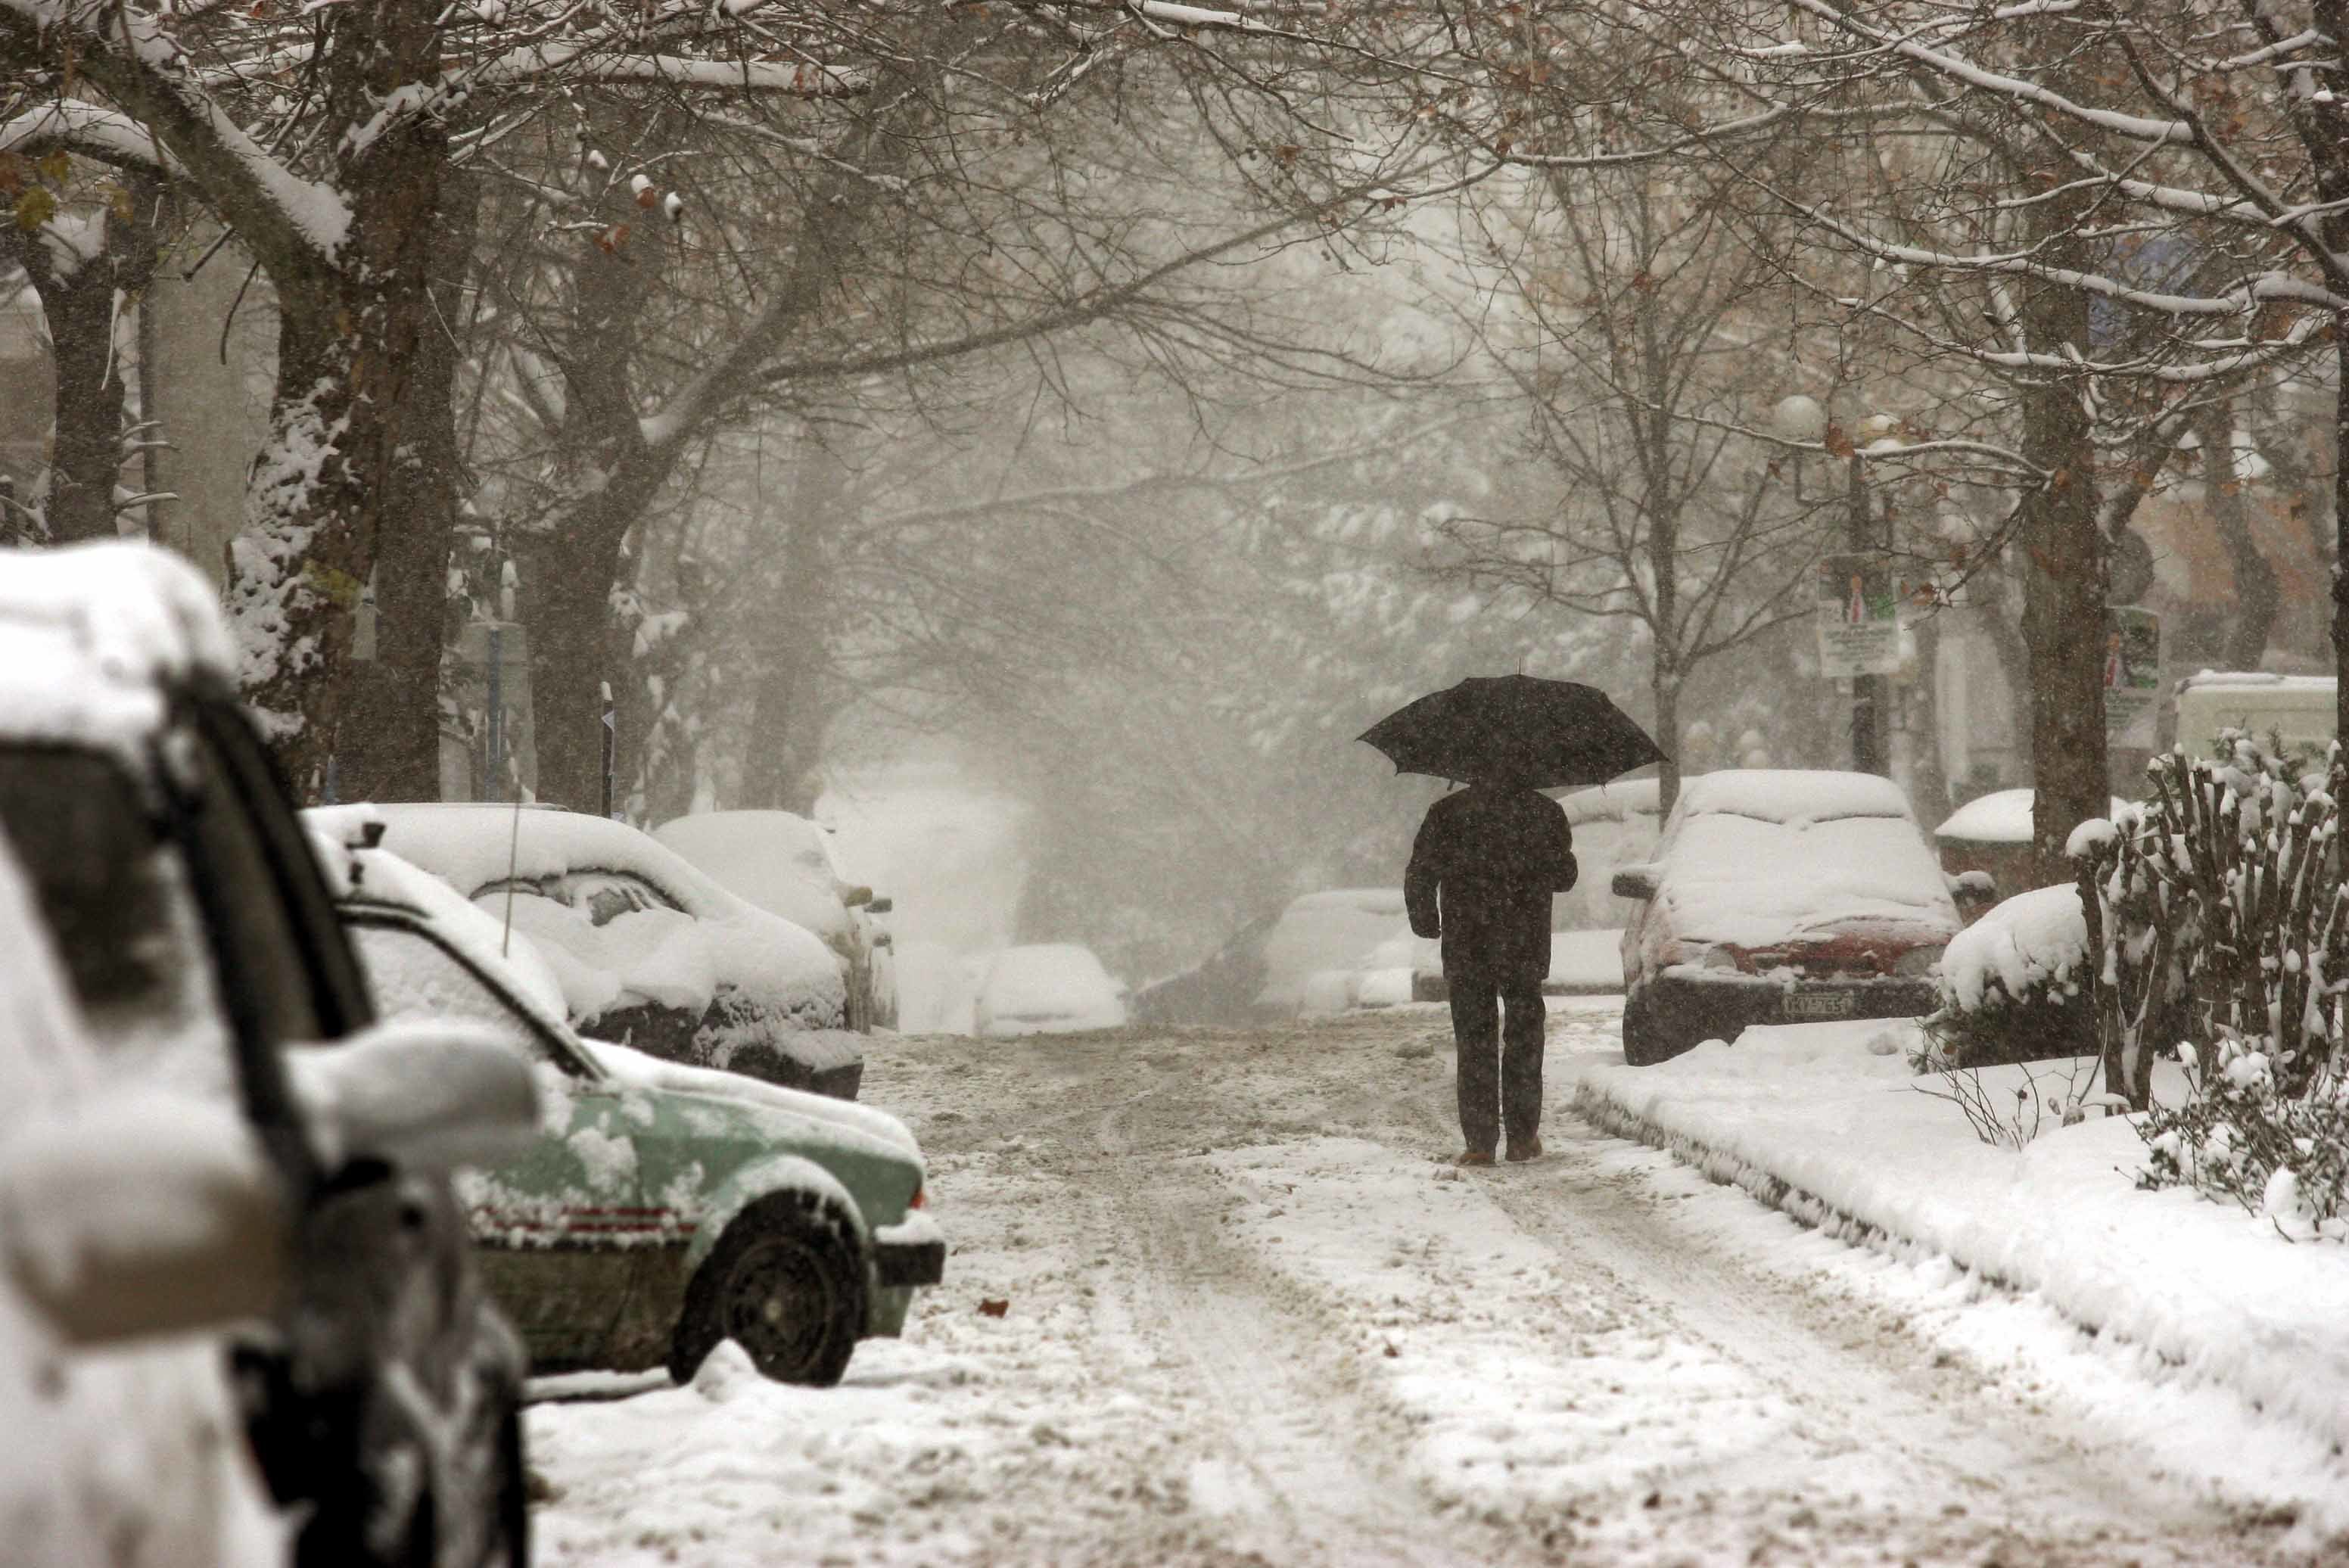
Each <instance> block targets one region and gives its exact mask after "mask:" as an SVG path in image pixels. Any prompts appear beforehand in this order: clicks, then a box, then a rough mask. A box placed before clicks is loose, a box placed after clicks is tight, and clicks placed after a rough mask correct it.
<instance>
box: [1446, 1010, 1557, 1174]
mask: <svg viewBox="0 0 2349 1568" xmlns="http://www.w3.org/2000/svg"><path fill="white" fill-rule="evenodd" d="M1444 984H1445V985H1446V987H1447V989H1448V990H1449V991H1450V994H1451V997H1452V1041H1453V1044H1454V1047H1456V1048H1457V1049H1458V1051H1459V1053H1460V1130H1461V1133H1462V1134H1463V1135H1464V1137H1465V1138H1466V1139H1467V1140H1468V1147H1469V1148H1471V1149H1482V1150H1492V1149H1493V1148H1494V1147H1495V1145H1496V1144H1497V1143H1498V1141H1499V1135H1500V1132H1501V1130H1502V1128H1503V1126H1504V1125H1506V1127H1507V1129H1508V1133H1509V1141H1510V1142H1512V1143H1523V1142H1524V1141H1525V1140H1527V1139H1529V1138H1531V1137H1533V1135H1534V1134H1535V1133H1537V1132H1538V1131H1540V1130H1541V1102H1542V1032H1543V1030H1544V1028H1545V1027H1546V1026H1547V1013H1546V1012H1545V1010H1544V1008H1543V1006H1542V995H1541V986H1540V985H1526V986H1524V987H1522V988H1515V987H1513V988H1509V989H1504V988H1503V987H1502V986H1501V985H1499V984H1498V983H1497V982H1495V981H1494V980H1493V979H1492V978H1490V977H1489V976H1486V975H1473V974H1471V975H1456V974H1447V975H1445V976H1444ZM1504 1007H1506V1009H1507V1022H1506V1024H1504V1023H1503V1021H1502V1010H1503V1008H1504Z"/></svg>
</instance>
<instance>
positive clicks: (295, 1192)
mask: <svg viewBox="0 0 2349 1568" xmlns="http://www.w3.org/2000/svg"><path fill="white" fill-rule="evenodd" d="M234 668H235V655H234V653H233V648H232V646H231V645H230V642H229V637H228V632H227V628H226V626H225V625H224V624H222V616H221V614H220V610H219V607H218V604H217V602H216V601H215V600H214V598H213V596H212V590H211V587H210V585H209V584H208V583H205V582H204V581H203V579H202V577H201V576H200V575H198V574H197V573H195V572H194V571H193V570H192V569H191V567H189V566H188V565H187V564H186V563H184V562H180V561H178V560H177V559H176V558H174V557H171V556H170V555H168V554H166V553H165V552H161V551H159V550H153V549H150V548H148V547H146V546H143V545H129V544H119V543H111V542H109V543H106V544H96V545H87V546H78V547H76V548H73V549H70V550H59V551H10V552H5V553H0V830H5V835H6V837H7V839H8V841H10V842H11V843H12V844H13V845H14V846H15V847H16V852H17V855H18V859H19V860H20V861H22V863H23V865H24V869H25V871H26V876H27V880H28V882H29V884H30V887H31V892H32V895H33V902H34V905H35V907H36V910H37V911H38V913H39V917H40V920H41V923H42V925H43V927H44V928H45V930H46V931H47V934H48V935H49V937H50V938H51V940H52V942H53V944H54V946H55V948H56V950H57V956H58V959H59V960H60V963H61V965H62V967H63V969H64V972H65V975H66V978H67V985H69V987H70V988H71V990H72V992H73V994H74V997H75V1000H76V1002H77V1004H78V1007H79V1009H80V1013H81V1016H82V1021H83V1025H84V1026H85V1027H86V1029H87V1031H88V1039H89V1041H90V1044H91V1046H92V1047H93V1048H92V1051H91V1053H90V1055H91V1057H92V1059H93V1063H94V1081H95V1083H96V1084H97V1085H98V1093H97V1094H96V1095H94V1097H93V1101H92V1103H93V1104H94V1105H95V1104H98V1101H99V1100H100V1099H103V1100H108V1101H110V1100H112V1099H115V1098H116V1097H118V1096H121V1097H140V1096H149V1095H157V1094H171V1095H176V1096H179V1097H181V1099H182V1100H183V1101H185V1102H188V1103H191V1104H192V1105H195V1106H197V1107H209V1108H212V1111H211V1115H212V1119H213V1120H215V1121H217V1120H218V1119H220V1113H221V1112H222V1111H232V1112H233V1113H234V1114H235V1115H236V1116H238V1117H241V1118H242V1119H243V1121H245V1122H247V1123H249V1124H250V1126H251V1128H252V1130H253V1132H254V1137H255V1138H256V1139H257V1140H258V1141H259V1143H260V1145H261V1147H262V1148H263V1150H264V1151H265V1154H266V1158H267V1160H268V1161H269V1164H270V1166H271V1168H272V1169H273V1170H274V1172H275V1174H276V1178H277V1180H279V1181H282V1183H283V1185H284V1187H285V1192H286V1193H287V1202H288V1212H289V1215H290V1219H291V1233H290V1239H289V1241H288V1244H287V1253H286V1256H285V1263H284V1278H283V1288H282V1289H281V1290H279V1291H277V1292H275V1293H274V1300H273V1302H272V1304H271V1305H270V1308H269V1310H267V1311H266V1312H263V1313H259V1314H254V1315H249V1316H244V1317H242V1318H241V1319H240V1322H239V1325H238V1326H237V1327H236V1328H235V1329H234V1330H233V1332H232V1333H231V1334H230V1335H229V1336H227V1337H226V1339H225V1340H223V1338H222V1337H221V1336H213V1337H212V1338H211V1339H210V1340H209V1341H208V1342H207V1343H208V1346H209V1353H210V1355H211V1356H212V1358H213V1361H214V1367H215V1370H216V1374H217V1372H218V1371H219V1370H220V1369H221V1367H222V1365H223V1361H222V1348H223V1345H224V1344H225V1345H226V1346H227V1348H228V1350H229V1352H230V1356H231V1357H233V1366H234V1367H235V1376H234V1389H235V1395H236V1399H237V1408H238V1411H239V1418H240V1420H241V1421H242V1423H243V1436H244V1439H245V1441H244V1444H243V1454H241V1455H240V1456H239V1461H238V1462H257V1465H258V1468H259V1472H260V1474H261V1476H262V1478H263V1480H264V1483H265V1485H266V1487H267V1490H268V1491H269V1493H270V1495H271V1496H272V1498H273V1499H274V1501H276V1502H277V1503H279V1504H281V1505H283V1506H284V1507H285V1508H286V1509H288V1510H290V1511H294V1515H295V1519H294V1522H293V1524H292V1526H291V1528H292V1529H293V1530H294V1531H295V1532H297V1534H296V1552H297V1555H298V1559H299V1561H301V1562H303V1563H352V1564H367V1563H402V1564H408V1563H435V1564H449V1565H458V1564H465V1565H470V1564H473V1563H486V1562H492V1561H503V1562H519V1561H521V1560H523V1556H524V1555H525V1553H526V1533H527V1514H526V1510H525V1504H524V1494H523V1461H522V1446H521V1445H522V1427H521V1419H520V1397H521V1386H522V1373H523V1363H522V1351H521V1346H520V1344H519V1342H518V1341H517V1339H516V1337H515V1336H514V1334H513V1331H512V1328H511V1327H510V1326H508V1325H507V1324H506V1323H505V1321H504V1320H503V1318H502V1317H501V1316H500V1315H498V1313H497V1311H496V1310H495V1308H494V1306H493V1305H492V1304H491V1302H490V1300H489V1297H488V1295H487V1294H486V1292H485V1291H484V1290H483V1289H482V1287H481V1281H480V1277H479V1275H478V1274H477V1273H476V1272H475V1270H474V1268H473V1265H472V1259H471V1251H470V1249H469V1248H468V1246H467V1245H466V1238H465V1231H464V1219H463V1214H462V1212H461V1211H460V1208H459V1206H458V1203H457V1200H456V1196H455V1193H454V1191H452V1189H451V1187H450V1180H449V1174H448V1169H449V1167H450V1165H451V1164H453V1163H455V1162H457V1161H460V1160H462V1159H465V1158H469V1157H472V1156H475V1155H478V1154H480V1153H481V1152H483V1151H484V1150H487V1149H489V1148H492V1147H494V1146H497V1145H498V1140H499V1138H500V1136H501V1135H502V1136H504V1137H509V1138H510V1137H512V1136H514V1135H516V1134H517V1133H523V1132H526V1131H527V1130H528V1128H529V1126H530V1125H531V1123H532V1120H533V1102H532V1097H533V1082H532V1079H531V1077H530V1074H529V1071H528V1068H527V1067H526V1065H525V1064H523V1062H522V1061H521V1060H520V1059H519V1058H516V1057H513V1056H512V1055H511V1054H510V1053H509V1052H507V1051H505V1050H504V1048H503V1047H499V1046H496V1045H494V1044H493V1043H491V1042H487V1041H484V1040H482V1039H481V1038H480V1037H478V1036H477V1035H472V1034H468V1033H466V1032H464V1031H462V1030H459V1029H455V1028H453V1027H452V1026H446V1025H436V1026H429V1027H427V1028H425V1029H424V1030H423V1031H422V1032H421V1033H420V1034H419V1031H418V1030H417V1029H415V1028H414V1027H403V1026H380V1025H377V1024H375V1022H374V1014H373V1008H372V1006H371V1005H370V1003H369V1001H368V998H367V988H366V985H365V983H364V980H363V978H362V975H361V972H360V969H359V966H358V961H357V956H356V954H354V953H353V952H352V951H351V948H350V946H349V944H348V943H347V941H346V939H345V938H344V936H343V934H342V930H341V927H340V925H339V923H337V921H336V918H335V913H334V908H333V903H332V900H331V895H330V892H329V890H328V888H327V886H326V881H325V879H324V877H323V875H322V874H321V867H320V865H319V863H318V861H316V858H315V857H314V855H313V854H312V852H311V848H310V844H309V842H308V840H307V838H306V837H305V834H304V832H303V830H302V827H301V824H300V822H299V820H298V819H297V818H296V817H295V812H294V810H293V806H292V802H291V799H290V798H289V796H288V794H287V791H286V790H285V786H284V784H283V782H282V781H281V780H280V779H279V778H278V776H277V774H276V771H275V769H274V767H273V766H272V764H271V762H270V760H269V758H268V757H267V755H266V753H265V752H264V749H263V748H262V746H261V744H260V740H259V738H258V736H257V735H256V733H255V732H254V727H253V726H252V724H251V722H250V720H249V719H248V718H247V717H246V715H245V714H244V712H243V709H242V708H240V707H238V705H237V703H236V701H235V697H234V690H233V671H234ZM15 947H16V944H10V948H9V951H10V954H11V957H12V960H13V959H15V958H16V957H17V956H18V955H17V954H16V951H15ZM321 1042H326V1043H323V1044H322V1043H321ZM201 1119H202V1112H200V1111H197V1112H190V1113H189V1114H188V1115H187V1116H186V1117H185V1118H183V1120H184V1121H185V1122H186V1125H188V1126H190V1127H192V1126H194V1125H197V1123H198V1121H199V1120H201ZM168 1136H169V1135H168V1132H160V1133H158V1135H157V1140H156V1142H157V1147H158V1148H159V1150H160V1148H161V1147H162V1144H163V1142H164V1141H165V1140H166V1139H167V1138H168ZM82 1141H85V1142H86V1141H88V1140H87V1139H85V1140H82ZM185 1196H188V1195H187V1194H173V1193H170V1192H164V1191H157V1192H155V1193H154V1194H153V1195H152V1202H154V1204H155V1205H156V1206H157V1207H158V1208H159V1209H162V1208H168V1207H169V1206H170V1205H171V1203H173V1202H175V1201H176V1200H177V1199H178V1198H180V1197H185ZM95 1201H96V1197H95V1194H93V1193H90V1192H87V1191H84V1192H81V1193H78V1194H77V1198H76V1202H95ZM59 1202H62V1200H60V1201H59ZM56 1206H57V1205H55V1204H52V1205H50V1207H51V1208H52V1209H54V1208H55V1207H56ZM138 1207H139V1205H138V1204H135V1203H131V1202H128V1201H127V1200H126V1201H125V1202H123V1203H121V1204H119V1205H117V1209H118V1212H120V1213H121V1214H123V1215H125V1216H126V1217H132V1218H135V1217H136V1215H135V1211H136V1209H137V1208H138ZM33 1212H39V1211H38V1210H35V1211H33ZM25 1222H26V1214H25V1213H24V1212H19V1213H17V1214H16V1215H14V1216H12V1219H11V1221H10V1224H11V1227H12V1229H13V1228H15V1227H16V1226H18V1225H21V1224H22V1223H25ZM212 1283H218V1282H212ZM147 1288H148V1289H152V1290H171V1289H182V1288H184V1289H189V1290H193V1289H194V1288H195V1284H194V1283H192V1282H191V1281H188V1280H185V1279H182V1280H180V1281H179V1282H177V1284H174V1283H173V1282H171V1281H170V1280H168V1279H159V1280H157V1281H155V1282H152V1284H150V1286H148V1287H147ZM117 1294H119V1293H117ZM74 1386H76V1387H78V1376H77V1377H76V1378H75V1380H74ZM31 1418H32V1417H31V1416H29V1415H28V1416H26V1417H25V1418H24V1419H27V1420H29V1419H31ZM15 1420H16V1418H14V1417H12V1423H13V1422H14V1421H15ZM21 1437H22V1432H21V1429H17V1428H16V1427H15V1426H14V1425H13V1424H12V1429H11V1432H10V1434H9V1443H10V1444H15V1443H16V1442H18V1441H19V1440H20V1439H21ZM119 1440H120V1441H121V1442H122V1443H124V1444H126V1445H143V1444H144V1442H145V1440H146V1434H143V1433H142V1434H132V1433H124V1434H119ZM0 1446H6V1445H0ZM131 1451H133V1450H129V1449H126V1450H125V1451H122V1452H119V1453H117V1454H116V1455H114V1456H113V1457H112V1460H111V1461H110V1462H115V1463H122V1464H128V1463H131V1462H134V1461H133V1460H131V1459H130V1457H129V1454H130V1452H131ZM247 1456H249V1458H248V1457H247ZM210 1462H211V1463H212V1465H213V1466H214V1467H215V1468H217V1466H219V1465H222V1464H227V1463H230V1462H231V1461H230V1460H228V1459H226V1458H217V1459H215V1460H212V1461H210ZM126 1473H127V1472H126ZM155 1484H156V1486H157V1487H158V1488H159V1489H164V1488H166V1487H167V1486H173V1485H176V1484H177V1483H176V1482H167V1481H166V1480H164V1479H163V1478H160V1477H159V1478H157V1479H156V1480H155ZM5 1539H6V1545H5V1547H0V1554H7V1553H13V1552H14V1551H15V1550H16V1547H17V1545H18V1544H19V1542H18V1541H17V1540H16V1539H15V1538H14V1537H9V1538H5ZM131 1539H133V1538H129V1537H125V1538H123V1539H122V1540H121V1541H115V1542H109V1546H108V1548H107V1549H108V1550H109V1551H110V1550H115V1549H117V1548H119V1547H122V1545H123V1542H125V1541H129V1540H131ZM26 1560H28V1561H40V1562H47V1561H56V1560H57V1559H54V1558H50V1557H48V1556H47V1554H45V1553H34V1555H33V1556H32V1557H31V1558H29V1559H26ZM68 1560H69V1559H68ZM107 1560H108V1561H115V1560H116V1559H115V1558H112V1557H109V1558H108V1559H107ZM138 1560H139V1561H147V1560H148V1559H145V1558H140V1559H138ZM195 1560H199V1561H201V1560H202V1558H201V1557H199V1558H198V1559H195Z"/></svg>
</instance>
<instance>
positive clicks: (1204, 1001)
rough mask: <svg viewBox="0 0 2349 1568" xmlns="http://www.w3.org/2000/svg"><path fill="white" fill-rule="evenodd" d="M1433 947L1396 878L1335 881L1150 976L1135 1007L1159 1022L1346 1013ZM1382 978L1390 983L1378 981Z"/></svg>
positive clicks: (1379, 995) (1379, 996)
mask: <svg viewBox="0 0 2349 1568" xmlns="http://www.w3.org/2000/svg"><path fill="white" fill-rule="evenodd" d="M1433 952H1434V947H1433V944H1421V943H1419V941H1418V939H1417V938H1414V937H1413V935H1412V934H1411V918H1410V916H1409V915H1408V914H1406V913H1404V911H1403V903H1402V889H1401V888H1399V887H1392V888H1388V887H1372V888H1333V889H1330V891H1328V892H1309V893H1307V894H1305V895H1304V896H1303V897H1301V898H1298V899H1295V900H1292V901H1291V902H1290V903H1289V904H1288V907H1287V908H1285V909H1283V910H1282V911H1281V912H1280V913H1278V915H1273V916H1268V917H1267V918H1264V919H1261V920H1257V921H1252V922H1250V923H1248V924H1247V925H1245V926H1243V927H1241V929H1240V930H1239V932H1238V933H1237V934H1235V935H1234V936H1233V937H1232V938H1231V940H1230V941H1228V942H1226V943H1225V944H1224V945H1223V946H1222V947H1220V948H1218V949H1216V952H1215V953H1214V954H1210V955H1209V956H1208V957H1207V958H1206V959H1205V960H1204V961H1202V962H1201V963H1200V964H1198V965H1195V967H1193V968H1191V969H1188V970H1185V972H1184V973H1182V974H1180V975H1173V976H1171V977H1169V978H1167V979H1164V980H1160V981H1156V982H1154V983H1153V984H1152V985H1147V986H1144V987H1143V989H1142V991H1141V992H1140V993H1139V994H1137V995H1136V996H1135V998H1134V1008H1135V1011H1136V1012H1137V1013H1138V1014H1140V1015H1141V1016H1143V1017H1144V1018H1148V1019H1150V1020H1151V1021H1153V1022H1154V1023H1168V1024H1245V1023H1251V1022H1261V1021H1265V1020H1269V1019H1278V1018H1293V1017H1296V1016H1299V1015H1300V1014H1315V1013H1342V1012H1344V1011H1345V1010H1346V1009H1347V1008H1349V1007H1352V1006H1359V1005H1361V1002H1362V1000H1363V996H1362V987H1363V985H1364V983H1365V978H1366V976H1368V975H1372V974H1374V973H1376V974H1380V975H1381V980H1380V981H1378V982H1374V983H1373V984H1372V1000H1373V1001H1374V1002H1379V1003H1383V1002H1390V1001H1398V1000H1409V998H1408V997H1407V996H1397V995H1391V994H1390V993H1391V991H1392V978H1391V977H1390V976H1389V975H1387V974H1386V972H1388V971H1392V969H1394V968H1397V967H1402V966H1411V967H1413V968H1425V967H1426V966H1427V965H1428V962H1429V956H1430V954H1433ZM1381 986H1384V987H1386V988H1385V989H1381Z"/></svg>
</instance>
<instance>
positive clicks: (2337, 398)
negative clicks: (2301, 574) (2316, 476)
mask: <svg viewBox="0 0 2349 1568" xmlns="http://www.w3.org/2000/svg"><path fill="white" fill-rule="evenodd" d="M2333 734H2334V735H2336V736H2339V737H2342V738H2349V311H2342V312H2340V313H2339V314H2337V315H2335V316H2334V317H2333Z"/></svg>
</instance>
